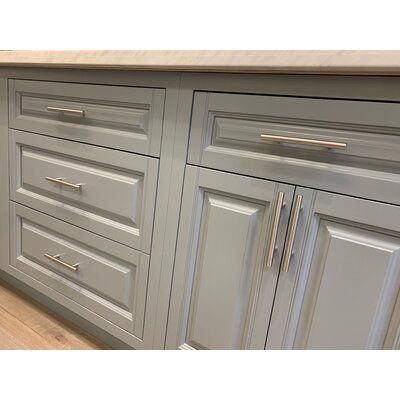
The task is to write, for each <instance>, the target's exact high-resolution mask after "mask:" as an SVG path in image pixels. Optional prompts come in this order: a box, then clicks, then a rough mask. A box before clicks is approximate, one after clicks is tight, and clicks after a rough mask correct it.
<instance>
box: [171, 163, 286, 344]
mask: <svg viewBox="0 0 400 400" xmlns="http://www.w3.org/2000/svg"><path fill="white" fill-rule="evenodd" d="M293 191H294V188H293V187H292V186H288V185H280V184H277V183H275V182H269V181H264V180H260V179H255V178H250V177H243V176H238V175H232V174H228V173H223V172H218V171H211V170H207V169H203V168H198V167H192V166H188V167H187V169H186V177H185V186H184V194H183V201H182V211H181V221H180V230H179V237H178V246H177V254H176V263H175V270H174V279H173V288H172V297H171V305H170V316H169V323H168V332H167V343H166V347H167V348H182V349H243V348H256V349H263V348H264V346H265V340H266V335H267V330H268V324H269V320H270V313H271V308H272V302H273V297H274V293H275V289H276V282H277V277H278V272H279V262H280V258H281V251H282V247H283V242H284V236H285V232H286V226H287V222H288V214H289V210H290V206H291V201H292V197H293ZM282 196H283V206H282V207H279V199H282ZM279 212H280V218H277V217H278V216H279ZM274 222H276V223H275V224H274ZM273 226H274V227H275V228H276V229H273V228H272V227H273ZM275 233H276V235H275ZM274 238H276V241H275V240H274ZM273 242H274V243H275V246H273V247H270V246H271V244H273ZM274 247H275V250H274V252H273V253H272V254H273V258H272V263H271V266H270V268H266V259H267V258H268V250H269V249H274Z"/></svg>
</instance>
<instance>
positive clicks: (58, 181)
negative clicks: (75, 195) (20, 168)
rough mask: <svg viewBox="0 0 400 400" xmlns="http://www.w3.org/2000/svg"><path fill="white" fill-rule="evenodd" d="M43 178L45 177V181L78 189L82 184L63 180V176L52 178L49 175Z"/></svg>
mask: <svg viewBox="0 0 400 400" xmlns="http://www.w3.org/2000/svg"><path fill="white" fill-rule="evenodd" d="M45 179H46V181H50V182H54V183H58V184H60V185H63V186H67V187H70V188H72V189H78V190H80V189H82V185H83V184H82V183H70V182H67V181H64V178H52V177H51V176H46V177H45Z"/></svg>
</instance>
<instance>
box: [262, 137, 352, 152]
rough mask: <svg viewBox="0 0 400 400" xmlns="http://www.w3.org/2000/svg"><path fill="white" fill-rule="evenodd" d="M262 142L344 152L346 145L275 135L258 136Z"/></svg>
mask: <svg viewBox="0 0 400 400" xmlns="http://www.w3.org/2000/svg"><path fill="white" fill-rule="evenodd" d="M260 138H261V139H262V140H268V141H270V142H277V143H291V144H304V145H307V146H314V147H323V148H327V149H339V150H346V148H347V143H344V142H328V141H325V140H314V139H304V138H294V137H289V136H277V135H264V134H262V135H260Z"/></svg>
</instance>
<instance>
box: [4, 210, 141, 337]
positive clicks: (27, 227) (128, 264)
mask: <svg viewBox="0 0 400 400" xmlns="http://www.w3.org/2000/svg"><path fill="white" fill-rule="evenodd" d="M10 204H11V205H10V219H11V221H10V222H11V224H10V226H11V231H10V235H11V265H12V266H13V267H15V268H17V269H19V270H20V271H21V272H23V273H25V274H27V275H29V276H31V277H33V278H34V279H36V280H38V281H40V282H42V283H43V284H45V285H47V286H49V287H50V288H52V289H53V290H56V291H57V292H59V293H61V294H63V295H64V296H66V297H68V298H69V299H71V300H73V301H75V302H77V303H79V304H80V305H82V306H84V307H86V308H87V309H89V310H91V311H92V312H94V313H96V314H98V315H100V316H102V317H103V318H105V319H107V320H108V321H111V322H112V323H114V324H115V325H117V326H119V327H121V328H122V329H124V330H126V331H128V332H130V333H133V334H134V335H135V336H136V337H138V338H141V337H142V336H143V324H144V314H145V301H146V290H147V289H146V288H147V280H148V269H149V256H148V255H146V254H143V253H141V252H138V251H136V250H133V249H130V248H128V247H126V246H123V245H120V244H117V243H115V242H113V241H111V240H108V239H105V238H102V237H99V236H97V235H94V234H92V233H90V232H87V231H85V230H83V229H80V228H77V227H74V226H72V225H69V224H66V223H64V222H61V221H59V220H57V219H55V218H52V217H49V216H46V215H44V214H42V213H39V212H37V211H33V210H31V209H29V208H26V207H24V206H21V205H19V204H15V203H10Z"/></svg>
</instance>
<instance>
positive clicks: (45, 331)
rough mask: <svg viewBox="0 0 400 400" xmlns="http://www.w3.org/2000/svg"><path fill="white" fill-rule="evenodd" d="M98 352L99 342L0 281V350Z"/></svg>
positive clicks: (106, 347) (105, 347) (103, 347)
mask: <svg viewBox="0 0 400 400" xmlns="http://www.w3.org/2000/svg"><path fill="white" fill-rule="evenodd" d="M17 349H18V350H99V349H109V347H108V346H107V345H105V344H103V343H102V342H101V341H99V340H97V339H96V338H94V337H92V336H90V335H89V334H87V333H85V332H83V331H82V330H80V329H79V328H77V327H76V326H74V325H73V324H71V323H70V322H68V321H65V320H64V319H62V318H60V317H58V316H57V315H55V314H54V313H52V312H51V311H49V310H48V309H46V308H45V307H43V306H42V305H40V304H39V303H37V302H35V301H34V300H32V299H30V298H29V297H27V296H26V295H24V294H23V293H21V292H19V291H17V290H15V289H14V288H12V287H11V286H9V285H8V284H6V283H5V282H4V281H1V280H0V350H17Z"/></svg>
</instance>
